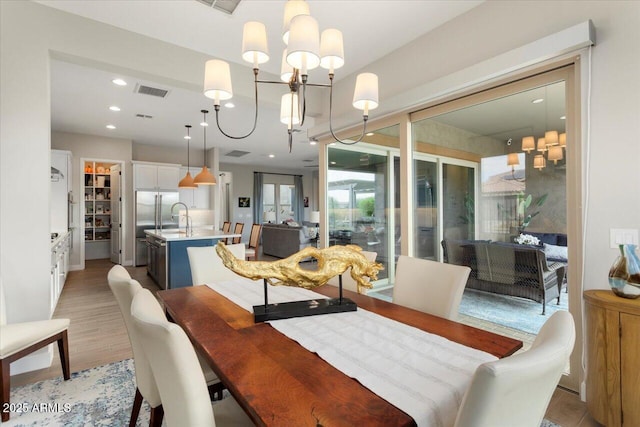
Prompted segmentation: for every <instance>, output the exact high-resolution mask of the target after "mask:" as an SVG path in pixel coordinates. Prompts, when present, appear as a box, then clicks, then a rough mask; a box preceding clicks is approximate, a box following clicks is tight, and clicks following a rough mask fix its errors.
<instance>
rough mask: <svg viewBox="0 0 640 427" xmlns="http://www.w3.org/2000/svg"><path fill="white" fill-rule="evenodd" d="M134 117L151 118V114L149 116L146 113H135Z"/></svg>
mask: <svg viewBox="0 0 640 427" xmlns="http://www.w3.org/2000/svg"><path fill="white" fill-rule="evenodd" d="M136 117H137V118H139V119H153V116H150V115H148V114H136Z"/></svg>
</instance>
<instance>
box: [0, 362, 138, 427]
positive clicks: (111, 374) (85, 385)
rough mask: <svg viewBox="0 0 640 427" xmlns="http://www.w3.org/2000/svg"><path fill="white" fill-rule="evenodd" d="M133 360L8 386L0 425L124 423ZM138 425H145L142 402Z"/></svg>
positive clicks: (128, 413) (128, 410)
mask: <svg viewBox="0 0 640 427" xmlns="http://www.w3.org/2000/svg"><path fill="white" fill-rule="evenodd" d="M133 378H134V367H133V360H132V359H127V360H122V361H120V362H115V363H110V364H108V365H104V366H99V367H97V368H92V369H87V370H84V371H80V372H75V373H73V374H71V379H70V380H69V381H64V380H63V379H62V377H58V378H55V379H52V380H46V381H42V382H39V383H36V384H28V385H25V386H22V387H16V388H12V389H11V404H12V406H13V408H14V409H19V410H22V412H21V413H16V412H12V413H11V419H10V420H9V421H8V422H6V423H2V426H3V427H4V426H126V425H128V424H129V418H130V416H131V406H132V405H133V397H134V395H135V391H136V389H135V384H134V380H133ZM137 425H138V426H140V427H142V426H148V425H149V406H148V405H147V404H146V402H145V403H143V406H142V409H141V410H140V416H139V417H138V423H137Z"/></svg>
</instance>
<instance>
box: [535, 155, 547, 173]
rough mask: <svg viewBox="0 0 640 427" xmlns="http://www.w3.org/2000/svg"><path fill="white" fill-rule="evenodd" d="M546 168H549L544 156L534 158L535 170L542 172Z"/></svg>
mask: <svg viewBox="0 0 640 427" xmlns="http://www.w3.org/2000/svg"><path fill="white" fill-rule="evenodd" d="M545 166H547V162H546V160H545V159H544V156H543V155H542V154H538V155H536V156H535V157H534V158H533V167H534V168H536V169H541V170H542V169H543V168H544V167H545Z"/></svg>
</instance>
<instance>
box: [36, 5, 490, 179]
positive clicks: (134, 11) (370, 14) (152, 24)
mask: <svg viewBox="0 0 640 427" xmlns="http://www.w3.org/2000/svg"><path fill="white" fill-rule="evenodd" d="M39 3H41V4H44V5H46V6H50V7H54V8H57V9H61V10H63V11H66V12H69V13H73V14H77V15H80V16H83V17H86V18H89V19H93V20H96V21H100V22H103V23H106V24H109V25H113V26H115V27H120V28H123V29H126V30H129V31H132V32H136V33H139V34H142V35H145V36H149V37H153V38H156V39H159V40H162V41H165V42H169V43H172V44H175V45H178V46H181V47H185V48H189V49H192V50H195V51H198V52H202V53H205V54H207V55H210V56H211V57H218V58H222V59H225V60H227V61H230V62H235V63H240V62H241V58H240V53H241V43H242V27H243V25H244V23H245V22H247V21H251V20H258V21H261V22H263V23H265V25H266V26H267V34H268V38H269V48H270V55H271V59H270V61H269V62H268V63H266V64H263V65H262V66H261V70H264V71H267V72H270V73H273V74H276V75H277V74H279V72H280V58H281V55H282V49H283V48H284V44H283V42H282V40H281V29H282V15H283V10H284V0H242V1H241V2H240V5H239V6H238V8H237V9H236V11H235V12H234V14H233V15H228V14H225V13H223V12H220V11H217V10H214V9H212V8H210V7H207V6H205V5H203V4H202V3H199V2H198V1H196V0H178V1H171V0H161V1H158V0H156V1H152V0H121V1H117V2H116V1H108V0H92V1H75V0H73V1H65V0H55V1H48V0H42V1H39ZM308 3H309V5H310V9H311V14H312V16H314V17H315V18H316V19H317V20H318V22H319V26H320V29H321V30H323V29H326V28H329V27H332V28H337V29H339V30H341V31H342V32H343V34H344V44H345V46H344V49H345V66H344V67H343V68H342V69H340V70H338V71H337V72H336V79H340V76H346V75H348V74H350V73H354V72H356V71H359V70H361V69H366V65H367V64H368V63H371V62H373V61H375V60H377V59H380V58H381V57H383V56H385V55H387V54H389V53H391V52H392V51H394V50H395V49H397V48H399V47H401V46H403V45H405V44H407V43H409V42H411V41H412V40H414V39H416V38H417V37H419V36H421V35H423V34H425V33H427V32H429V31H431V30H432V29H434V28H436V27H438V26H440V25H442V24H444V23H445V22H447V21H449V20H451V19H452V18H454V17H456V16H458V15H460V14H462V13H465V12H466V11H468V10H470V9H471V8H473V7H475V6H477V5H479V4H480V3H482V1H431V0H369V1H365V0H340V1H338V0H335V1H331V0H309V1H308ZM399 28H401V29H402V31H398V29H399ZM212 40H224V41H225V43H212V42H211V41H212ZM247 65H248V64H247ZM51 68H52V129H53V130H57V131H65V132H75V133H84V134H91V135H100V136H109V137H116V138H126V139H132V140H133V141H134V142H136V143H141V144H151V145H158V146H184V139H183V138H182V136H183V135H184V133H185V132H184V125H185V124H191V125H194V128H193V129H192V135H194V139H193V140H192V143H193V144H194V147H196V146H197V147H201V146H202V136H201V135H202V128H201V127H200V126H197V124H198V123H199V122H200V121H201V119H202V115H201V114H200V113H199V111H200V110H201V109H203V108H205V109H211V107H212V106H211V101H210V100H208V99H207V98H205V97H204V95H202V93H201V92H196V91H193V90H187V89H183V88H177V87H169V86H167V85H166V84H160V83H157V82H153V81H145V80H142V79H140V78H139V77H136V76H126V75H125V76H121V77H123V78H124V79H125V80H128V81H129V85H128V86H126V87H124V88H121V87H116V86H114V85H113V84H112V83H111V79H112V78H113V74H112V73H110V72H107V71H104V70H97V69H94V68H90V67H87V66H82V65H77V64H70V63H67V62H62V61H58V60H54V61H53V62H52V67H51ZM251 76H252V74H251V71H250V69H249V67H248V68H247V74H246V76H232V78H233V79H234V80H237V79H241V78H246V79H249V80H250V79H251ZM321 78H324V79H326V77H323V76H322V75H318V79H321ZM136 84H145V85H149V86H152V87H158V88H162V89H168V90H169V91H170V93H169V95H168V96H167V97H166V98H165V99H160V98H154V97H152V96H148V95H140V94H135V93H134V92H133V89H134V87H135V85H136ZM380 84H381V85H384V82H383V81H381V82H380ZM234 102H235V103H236V104H237V107H236V108H234V109H224V108H223V111H221V124H222V127H223V129H225V130H230V131H232V132H233V133H235V134H241V133H244V132H246V131H248V130H249V129H250V128H251V126H252V121H253V104H252V101H249V102H247V100H243V99H241V98H240V97H238V98H237V99H236V98H234ZM114 104H115V105H118V106H119V107H120V108H121V111H120V112H119V113H113V112H111V111H109V110H108V107H109V106H110V105H114ZM278 104H279V101H278V100H270V102H267V103H265V105H262V104H261V106H260V113H259V122H258V129H259V130H260V131H259V132H256V134H255V135H253V136H252V137H250V138H247V139H245V140H240V141H235V140H230V139H228V138H225V137H223V136H222V135H221V134H220V133H219V132H218V131H217V130H214V129H213V127H211V126H210V127H209V129H210V131H209V132H208V135H207V147H211V146H219V147H221V153H222V155H223V156H224V154H225V153H226V152H228V151H230V150H232V149H238V150H244V151H249V152H251V153H252V154H250V155H247V156H245V157H242V158H240V159H237V160H235V161H234V160H233V159H231V158H225V157H222V159H221V161H222V162H226V163H234V162H238V163H245V164H267V163H266V162H268V165H269V166H275V167H285V168H298V169H300V168H302V167H303V166H308V165H309V164H317V163H315V162H308V160H316V159H317V148H316V147H313V146H310V145H309V144H308V141H307V138H306V135H305V134H304V132H300V133H297V134H295V142H294V147H293V153H292V154H289V153H288V146H287V133H286V128H285V127H284V125H282V124H281V123H280V122H279V120H278V115H279V111H278V110H277V109H276V108H274V107H273V106H274V105H278ZM270 105H271V106H270ZM212 113H213V111H212ZM136 114H144V115H149V116H153V118H152V119H140V118H136V117H135V115H136ZM112 122H113V124H114V125H116V126H117V128H116V129H115V130H108V129H106V128H105V125H106V124H107V123H112ZM208 122H209V123H210V124H214V123H215V118H214V116H213V114H210V115H209V117H208ZM312 124H313V123H312V121H311V122H310V123H309V126H311V125H312ZM269 154H275V155H276V157H275V158H268V155H269ZM304 160H307V162H305V161H304Z"/></svg>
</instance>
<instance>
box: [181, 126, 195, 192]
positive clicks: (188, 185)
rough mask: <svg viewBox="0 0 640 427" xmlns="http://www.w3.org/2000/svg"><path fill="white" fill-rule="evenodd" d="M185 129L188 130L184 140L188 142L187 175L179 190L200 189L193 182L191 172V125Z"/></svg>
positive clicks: (182, 180)
mask: <svg viewBox="0 0 640 427" xmlns="http://www.w3.org/2000/svg"><path fill="white" fill-rule="evenodd" d="M184 127H186V128H187V136H185V137H184V139H186V140H187V174H186V175H185V176H184V178H182V179H181V180H180V182H179V183H178V188H198V186H197V185H196V184H195V183H194V182H193V177H192V176H191V172H189V166H190V165H189V141H190V140H191V135H190V134H189V131H190V129H191V125H185V126H184Z"/></svg>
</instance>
